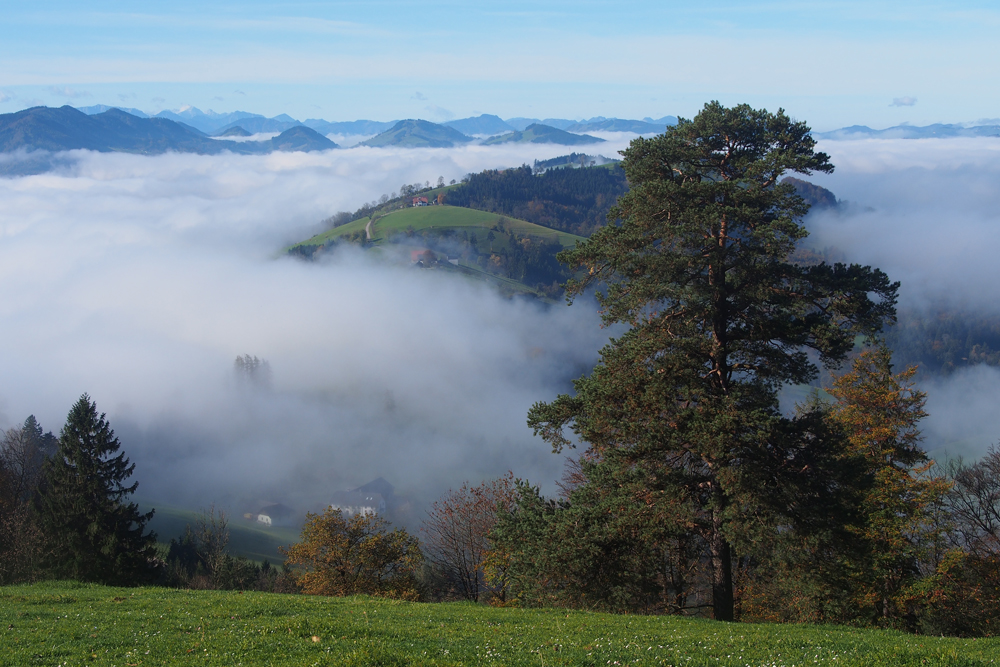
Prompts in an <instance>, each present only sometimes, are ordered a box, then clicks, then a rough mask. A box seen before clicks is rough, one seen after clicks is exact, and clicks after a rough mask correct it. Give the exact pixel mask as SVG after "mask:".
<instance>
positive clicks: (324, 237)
mask: <svg viewBox="0 0 1000 667" xmlns="http://www.w3.org/2000/svg"><path fill="white" fill-rule="evenodd" d="M367 224H368V218H359V219H357V220H353V221H351V222H349V223H347V224H346V225H341V226H340V227H334V228H333V229H328V230H326V231H325V232H323V233H322V234H317V235H316V236H313V237H312V238H309V239H306V240H305V241H302V242H301V243H296V244H295V245H293V246H290V247H292V248H294V247H296V246H300V245H323V244H324V243H326V242H327V241H330V240H333V239H335V238H338V237H341V236H344V235H345V234H353V233H354V232H357V231H361V232H363V231H364V230H365V225H367Z"/></svg>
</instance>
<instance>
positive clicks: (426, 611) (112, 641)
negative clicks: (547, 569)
mask: <svg viewBox="0 0 1000 667" xmlns="http://www.w3.org/2000/svg"><path fill="white" fill-rule="evenodd" d="M0 656H2V659H0V662H2V663H3V664H9V665H74V666H75V665H108V666H110V665H118V666H122V667H125V666H128V667H139V666H140V665H143V666H147V665H188V664H191V665H194V664H197V665H209V666H210V665H227V666H228V665H240V664H243V665H356V666H362V665H363V666H366V667H367V666H374V665H438V666H446V665H447V666H450V665H455V666H457V665H470V666H472V665H510V666H519V665H524V666H529V665H530V666H531V667H540V666H541V665H545V666H555V665H591V666H596V665H637V666H640V667H642V666H646V665H649V666H651V665H673V666H677V665H690V666H692V667H694V666H699V665H712V666H718V667H746V666H747V665H753V666H755V667H757V666H762V665H768V666H773V667H778V666H783V667H791V666H792V665H795V666H806V665H810V666H812V665H837V666H840V667H845V666H847V667H862V666H863V667H890V666H891V667H906V666H909V665H928V666H934V665H962V666H973V665H989V664H995V663H996V661H998V660H1000V640H998V639H979V640H969V639H951V638H939V637H917V636H911V635H905V634H902V633H899V632H893V631H882V630H861V629H851V628H843V627H830V626H808V625H764V624H761V625H755V624H740V623H717V622H714V621H709V620H704V619H692V618H680V617H663V616H659V617H654V616H615V615H610V614H599V613H591V612H581V611H567V610H562V609H544V610H536V609H494V608H490V607H486V606H480V605H475V604H471V603H444V604H419V603H403V602H397V601H392V600H384V599H376V598H366V597H350V598H323V597H313V596H304V595H302V596H297V595H278V594H271V593H252V592H247V593H238V592H226V591H188V590H176V589H165V588H108V587H104V586H98V585H89V584H77V583H67V582H54V583H43V584H36V585H34V586H14V587H8V588H0Z"/></svg>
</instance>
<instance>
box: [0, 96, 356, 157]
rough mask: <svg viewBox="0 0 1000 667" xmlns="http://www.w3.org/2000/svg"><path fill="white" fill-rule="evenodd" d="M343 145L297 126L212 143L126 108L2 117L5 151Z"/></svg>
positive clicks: (266, 149) (0, 147) (45, 110)
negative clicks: (269, 135) (267, 136)
mask: <svg viewBox="0 0 1000 667" xmlns="http://www.w3.org/2000/svg"><path fill="white" fill-rule="evenodd" d="M336 147H337V145H336V144H335V143H333V142H332V141H330V140H329V139H327V138H326V137H324V136H323V135H321V134H319V133H318V132H316V131H315V130H312V129H309V128H307V127H304V126H301V125H300V126H296V127H293V128H291V129H289V130H287V131H286V132H284V133H282V134H280V135H279V136H277V137H274V138H273V139H271V140H270V141H246V142H234V141H225V140H220V139H212V138H211V137H209V136H207V135H206V134H205V133H203V132H201V131H199V130H197V129H195V128H193V127H191V126H190V125H186V124H184V123H181V122H177V121H173V120H168V119H166V118H160V117H153V118H150V117H146V118H141V117H139V116H135V115H133V114H130V113H126V112H124V111H121V110H120V109H108V110H106V111H103V112H100V113H96V114H92V115H87V114H85V113H83V112H82V111H79V110H77V109H74V108H73V107H70V106H64V107H59V108H51V107H34V108H31V109H25V110H23V111H18V112H16V113H11V114H2V115H0V153H10V152H14V151H17V150H26V151H32V150H43V151H52V152H56V151H66V150H74V149H87V150H93V151H101V152H124V153H144V154H157V153H165V152H167V151H177V152H182V153H203V154H215V153H221V152H223V151H231V152H233V153H245V154H246V153H270V152H271V151H274V150H295V151H310V150H326V149H329V148H336Z"/></svg>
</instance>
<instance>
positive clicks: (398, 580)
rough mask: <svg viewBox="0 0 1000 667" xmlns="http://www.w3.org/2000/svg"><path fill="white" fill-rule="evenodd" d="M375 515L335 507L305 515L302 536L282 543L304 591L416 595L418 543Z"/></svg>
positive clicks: (393, 596) (396, 595)
mask: <svg viewBox="0 0 1000 667" xmlns="http://www.w3.org/2000/svg"><path fill="white" fill-rule="evenodd" d="M389 527H390V526H389V523H388V522H387V521H386V520H385V519H382V518H381V517H379V516H378V515H376V514H363V513H359V514H355V515H353V516H350V517H345V516H344V514H343V513H342V512H341V511H340V510H339V509H333V508H329V507H328V508H327V509H326V511H325V512H323V514H312V513H309V514H307V515H306V523H305V526H303V528H302V541H301V542H299V543H298V544H293V545H292V546H290V547H288V548H287V549H286V548H282V549H281V552H282V553H283V554H285V556H286V563H287V564H288V565H289V566H290V567H293V568H301V570H302V571H301V574H300V575H299V577H298V582H299V586H300V587H301V588H302V592H303V593H306V594H308V595H377V596H381V597H391V598H399V599H403V600H417V599H419V597H420V594H419V590H418V588H417V580H416V572H417V569H418V568H419V567H420V564H421V562H422V561H423V554H422V553H421V552H420V542H419V540H417V538H416V537H413V536H412V535H410V534H409V533H407V532H406V531H405V530H403V529H401V528H397V529H395V530H389Z"/></svg>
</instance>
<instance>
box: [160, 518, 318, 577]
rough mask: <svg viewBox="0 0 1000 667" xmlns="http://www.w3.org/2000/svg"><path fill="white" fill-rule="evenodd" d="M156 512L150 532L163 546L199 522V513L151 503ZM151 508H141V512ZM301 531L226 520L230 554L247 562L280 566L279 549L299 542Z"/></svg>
mask: <svg viewBox="0 0 1000 667" xmlns="http://www.w3.org/2000/svg"><path fill="white" fill-rule="evenodd" d="M150 507H155V508H156V514H155V515H154V516H153V520H152V521H150V522H149V529H150V530H152V531H154V532H155V533H156V537H157V540H158V541H159V542H162V543H164V544H166V543H168V542H170V540H172V539H178V538H180V537H181V535H183V534H184V527H185V526H188V525H190V526H191V527H192V528H193V527H194V526H195V523H196V522H197V521H198V517H199V512H195V511H191V510H186V509H181V508H179V507H170V506H169V505H163V504H161V503H152V504H151V505H150ZM150 507H146V506H145V505H144V506H143V511H147V510H149V508H150ZM300 532H301V531H300V530H299V529H298V528H289V527H284V526H272V527H265V526H260V525H258V524H257V523H256V522H253V521H247V520H246V519H244V518H243V517H242V515H239V516H230V518H229V553H231V554H232V555H234V556H243V557H244V558H249V559H250V560H255V561H258V562H260V561H263V560H265V559H266V560H268V561H270V562H271V563H281V562H282V561H284V560H285V558H284V556H282V555H281V554H280V553H278V547H282V546H288V545H289V544H293V543H295V542H298V541H299V536H300Z"/></svg>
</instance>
